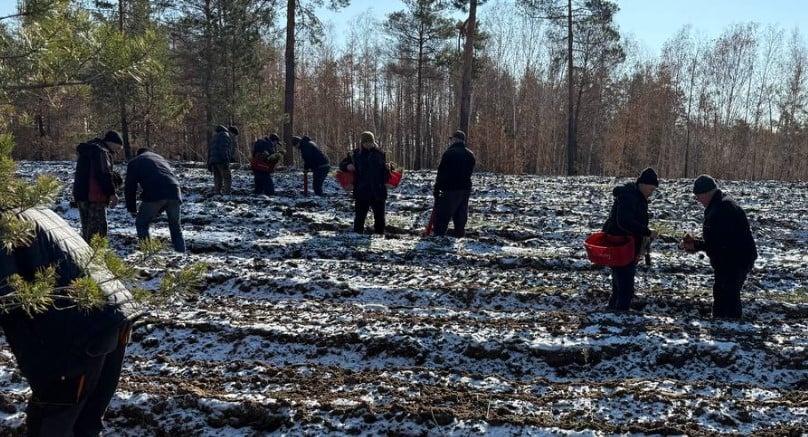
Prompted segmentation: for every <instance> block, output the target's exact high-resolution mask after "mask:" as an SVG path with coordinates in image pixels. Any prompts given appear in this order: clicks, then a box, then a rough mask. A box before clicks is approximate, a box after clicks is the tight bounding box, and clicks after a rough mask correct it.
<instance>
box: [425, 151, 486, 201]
mask: <svg viewBox="0 0 808 437" xmlns="http://www.w3.org/2000/svg"><path fill="white" fill-rule="evenodd" d="M476 164H477V158H475V157H474V153H472V152H471V150H469V149H467V148H466V143H464V142H462V141H458V142H456V143H453V144H452V145H451V146H449V148H448V149H446V151H445V152H443V156H441V158H440V164H438V175H437V176H436V177H435V189H434V191H435V194H437V193H438V192H439V191H443V190H471V174H472V173H473V172H474V166H475V165H476Z"/></svg>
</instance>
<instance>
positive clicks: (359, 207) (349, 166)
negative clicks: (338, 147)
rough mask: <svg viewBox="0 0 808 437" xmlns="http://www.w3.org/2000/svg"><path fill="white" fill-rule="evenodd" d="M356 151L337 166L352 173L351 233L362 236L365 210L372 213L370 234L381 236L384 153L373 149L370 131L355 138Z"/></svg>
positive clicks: (385, 172)
mask: <svg viewBox="0 0 808 437" xmlns="http://www.w3.org/2000/svg"><path fill="white" fill-rule="evenodd" d="M359 144H360V148H359V149H356V150H355V151H354V153H353V156H350V155H349V156H348V157H347V158H345V159H344V160H342V162H340V164H339V168H340V170H342V171H352V172H354V187H353V196H354V199H355V200H356V204H355V214H354V225H353V227H354V232H356V233H359V234H361V233H363V232H364V230H365V219H366V218H367V215H368V210H370V209H372V210H373V232H374V233H376V234H384V227H385V216H384V214H385V212H384V209H385V201H386V200H387V186H386V182H387V179H388V178H389V177H390V170H389V168H388V167H387V162H386V161H385V157H384V152H382V151H381V150H379V148H378V147H376V138H375V137H374V136H373V132H368V131H366V132H362V134H361V135H360V139H359Z"/></svg>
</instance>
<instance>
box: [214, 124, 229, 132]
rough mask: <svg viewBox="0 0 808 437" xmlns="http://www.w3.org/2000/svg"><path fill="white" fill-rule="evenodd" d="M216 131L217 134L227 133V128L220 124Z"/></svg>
mask: <svg viewBox="0 0 808 437" xmlns="http://www.w3.org/2000/svg"><path fill="white" fill-rule="evenodd" d="M214 131H216V132H226V131H227V128H226V127H225V126H224V125H223V124H220V125H218V126H216V129H214Z"/></svg>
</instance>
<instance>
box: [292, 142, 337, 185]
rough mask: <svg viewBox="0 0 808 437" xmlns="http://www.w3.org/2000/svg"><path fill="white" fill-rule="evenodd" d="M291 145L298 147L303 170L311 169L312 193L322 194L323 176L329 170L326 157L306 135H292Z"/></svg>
mask: <svg viewBox="0 0 808 437" xmlns="http://www.w3.org/2000/svg"><path fill="white" fill-rule="evenodd" d="M292 145H293V146H297V147H298V148H299V149H300V155H301V157H302V158H303V171H304V172H306V171H309V170H311V171H312V177H313V179H314V180H313V181H312V186H313V187H314V194H316V195H318V196H323V195H324V193H323V182H325V177H326V176H328V171H329V170H331V167H330V165H329V163H328V158H327V157H326V156H325V154H324V153H323V152H322V151H320V149H319V148H318V147H317V144H316V143H314V141H312V140H311V138H309V137H307V136H303V137H298V136H294V137H292Z"/></svg>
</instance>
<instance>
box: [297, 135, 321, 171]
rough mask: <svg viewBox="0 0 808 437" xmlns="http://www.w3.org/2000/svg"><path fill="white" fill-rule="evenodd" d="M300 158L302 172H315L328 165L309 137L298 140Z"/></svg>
mask: <svg viewBox="0 0 808 437" xmlns="http://www.w3.org/2000/svg"><path fill="white" fill-rule="evenodd" d="M300 156H301V158H303V169H304V170H315V169H317V168H319V167H321V166H324V165H328V158H327V157H326V156H325V154H324V153H323V152H322V151H321V150H320V148H319V147H317V143H315V142H314V141H312V140H311V139H310V138H309V137H305V136H304V137H302V138H301V139H300Z"/></svg>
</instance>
